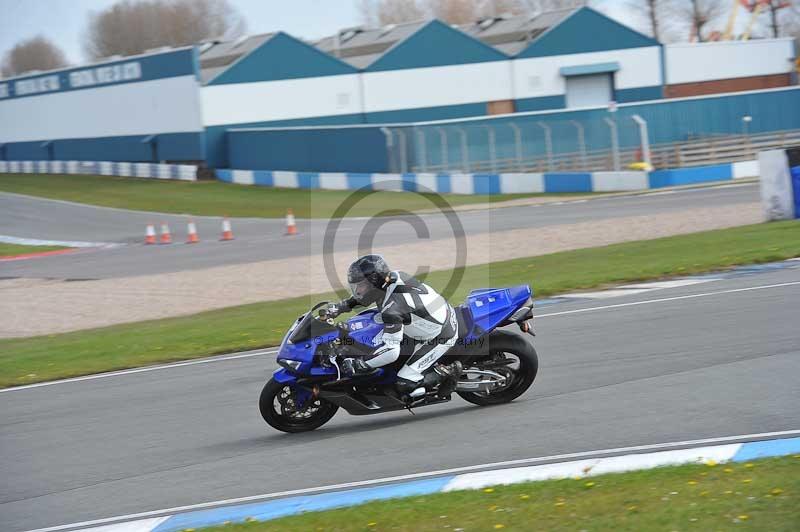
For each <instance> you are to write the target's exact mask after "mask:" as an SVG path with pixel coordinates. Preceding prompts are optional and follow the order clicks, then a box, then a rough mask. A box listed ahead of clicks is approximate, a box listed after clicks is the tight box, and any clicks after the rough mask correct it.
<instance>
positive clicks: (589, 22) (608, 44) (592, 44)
mask: <svg viewBox="0 0 800 532" xmlns="http://www.w3.org/2000/svg"><path fill="white" fill-rule="evenodd" d="M645 46H660V44H659V42H658V41H656V40H655V39H652V38H650V37H648V36H646V35H644V34H641V33H639V32H636V31H633V30H632V29H630V28H629V27H627V26H625V25H623V24H620V23H619V22H616V21H614V20H612V19H610V18H608V17H606V16H605V15H603V14H601V13H598V12H597V11H595V10H594V9H591V8H589V7H584V8H582V9H579V10H578V11H576V12H575V13H573V14H572V15H571V16H569V17H567V18H566V19H565V20H564V21H562V22H561V23H560V24H558V25H557V26H556V27H554V28H552V29H550V30H549V31H547V32H546V33H545V34H543V35H542V36H541V37H539V38H538V39H536V40H534V41H533V42H532V43H531V44H530V46H528V47H527V48H525V49H524V50H522V51H521V52H520V53H519V54H517V55H516V58H518V59H521V58H525V57H544V56H549V55H566V54H580V53H584V52H602V51H606V50H622V49H625V48H642V47H645Z"/></svg>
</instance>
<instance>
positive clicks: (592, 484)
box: [584, 481, 594, 488]
mask: <svg viewBox="0 0 800 532" xmlns="http://www.w3.org/2000/svg"><path fill="white" fill-rule="evenodd" d="M584 486H586V487H587V488H591V487H593V486H594V482H591V481H590V482H587V483H586V484H584Z"/></svg>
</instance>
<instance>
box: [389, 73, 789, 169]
mask: <svg viewBox="0 0 800 532" xmlns="http://www.w3.org/2000/svg"><path fill="white" fill-rule="evenodd" d="M798 109H800V90H798V89H797V88H791V89H786V90H778V91H766V92H760V93H746V94H732V95H726V96H715V97H707V98H697V99H689V100H662V101H659V102H650V103H640V104H631V105H625V106H621V107H619V109H618V111H617V112H616V113H613V114H611V113H609V112H608V110H606V109H592V110H582V111H558V112H544V113H537V114H531V115H519V114H517V115H510V116H508V117H503V118H495V119H479V120H469V121H461V122H457V123H453V124H435V125H420V126H416V127H408V128H403V130H404V131H405V132H406V136H407V138H408V139H409V143H413V144H415V147H416V149H414V150H409V151H410V152H414V153H411V156H412V157H411V166H417V167H419V166H422V160H421V158H420V156H419V154H421V153H422V152H423V150H421V149H420V144H421V142H422V136H421V135H420V134H419V133H415V130H417V131H422V135H424V138H425V150H424V152H425V153H426V154H427V164H428V165H440V164H442V162H443V161H442V150H441V141H440V129H438V128H439V127H443V128H444V130H445V132H446V134H447V140H448V154H447V155H448V164H450V165H458V164H459V163H461V161H462V157H463V154H462V150H461V137H460V133H459V131H458V129H461V130H463V131H464V132H466V134H467V138H468V142H467V145H468V149H467V151H468V154H469V160H470V161H486V160H488V159H489V137H488V135H489V133H488V130H487V128H486V126H487V125H491V126H492V127H493V129H494V132H495V138H496V154H497V158H500V159H503V158H506V159H514V158H515V157H516V152H515V143H514V130H513V129H512V128H511V126H509V123H511V122H513V123H514V124H516V125H517V126H518V127H520V129H521V130H522V138H523V158H525V159H530V158H535V157H540V156H544V154H545V153H546V148H545V134H544V129H543V128H542V126H541V124H544V125H546V126H549V127H550V129H551V132H552V139H553V152H554V153H556V154H558V153H575V152H577V151H578V150H579V144H578V133H577V128H576V126H575V125H574V123H573V121H578V122H580V123H581V124H582V125H583V127H584V129H585V138H586V145H587V149H589V150H590V151H591V150H608V149H610V147H611V140H610V139H611V136H610V134H609V128H608V125H606V123H605V122H604V120H603V119H604V118H606V117H611V118H613V119H614V120H615V121H616V122H617V124H618V130H619V142H620V146H621V147H622V148H626V147H628V148H631V147H636V146H638V145H639V140H640V139H639V131H638V128H637V126H636V125H635V123H634V122H633V120H632V119H631V117H632V116H633V115H637V114H638V115H640V116H641V117H642V118H644V119H645V120H646V121H647V122H648V126H649V136H650V143H651V144H661V143H670V142H678V141H684V140H687V139H690V138H692V137H696V136H708V135H715V134H740V133H741V132H742V117H743V116H751V117H752V118H753V120H752V122H751V123H750V126H749V131H750V133H763V132H769V131H780V130H790V129H800V112H798V111H797V110H798ZM375 171H383V170H377V169H376V170H375Z"/></svg>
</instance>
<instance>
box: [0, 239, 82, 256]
mask: <svg viewBox="0 0 800 532" xmlns="http://www.w3.org/2000/svg"><path fill="white" fill-rule="evenodd" d="M59 249H67V248H66V247H64V246H23V245H20V244H5V243H3V242H0V257H13V256H14V255H26V254H28V253H44V252H45V251H58V250H59Z"/></svg>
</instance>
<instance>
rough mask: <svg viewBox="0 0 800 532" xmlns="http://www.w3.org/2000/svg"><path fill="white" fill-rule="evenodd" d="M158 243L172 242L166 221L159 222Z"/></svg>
mask: <svg viewBox="0 0 800 532" xmlns="http://www.w3.org/2000/svg"><path fill="white" fill-rule="evenodd" d="M158 243H159V244H172V234H171V233H170V232H169V226H168V225H167V223H166V222H162V224H161V238H160V239H159V241H158Z"/></svg>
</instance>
